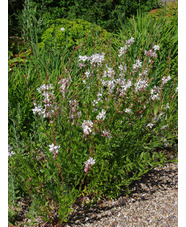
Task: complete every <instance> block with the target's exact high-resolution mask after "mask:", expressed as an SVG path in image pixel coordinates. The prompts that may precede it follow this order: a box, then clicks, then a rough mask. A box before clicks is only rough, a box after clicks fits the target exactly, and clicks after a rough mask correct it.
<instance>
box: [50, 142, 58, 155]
mask: <svg viewBox="0 0 186 227" xmlns="http://www.w3.org/2000/svg"><path fill="white" fill-rule="evenodd" d="M49 147H50V149H49V151H50V152H53V153H54V155H56V154H57V153H58V149H59V148H60V146H57V145H54V144H53V143H52V144H51V145H49Z"/></svg>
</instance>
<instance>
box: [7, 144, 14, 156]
mask: <svg viewBox="0 0 186 227" xmlns="http://www.w3.org/2000/svg"><path fill="white" fill-rule="evenodd" d="M12 149H13V147H11V146H10V145H9V144H8V156H9V157H12V155H13V154H15V153H14V152H13V150H12Z"/></svg>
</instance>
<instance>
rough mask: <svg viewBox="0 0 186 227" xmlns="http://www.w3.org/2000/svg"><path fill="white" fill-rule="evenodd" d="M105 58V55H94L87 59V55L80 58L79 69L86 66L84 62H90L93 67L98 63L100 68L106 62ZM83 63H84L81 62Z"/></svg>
mask: <svg viewBox="0 0 186 227" xmlns="http://www.w3.org/2000/svg"><path fill="white" fill-rule="evenodd" d="M104 56H105V53H102V54H98V53H96V54H94V55H92V56H90V57H87V56H86V55H85V56H81V55H80V56H79V61H80V64H79V67H80V68H82V67H84V66H85V64H84V62H85V61H90V64H91V65H94V64H95V63H97V64H98V65H99V66H100V65H101V63H102V62H103V61H104ZM81 61H82V62H81Z"/></svg>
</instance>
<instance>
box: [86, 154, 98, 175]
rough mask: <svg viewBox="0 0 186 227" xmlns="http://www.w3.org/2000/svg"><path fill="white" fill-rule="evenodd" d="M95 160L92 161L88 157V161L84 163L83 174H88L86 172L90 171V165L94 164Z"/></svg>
mask: <svg viewBox="0 0 186 227" xmlns="http://www.w3.org/2000/svg"><path fill="white" fill-rule="evenodd" d="M95 161H96V160H95V159H93V158H92V157H89V159H88V160H87V161H86V162H85V169H84V171H85V173H88V170H89V169H91V167H90V165H94V164H95Z"/></svg>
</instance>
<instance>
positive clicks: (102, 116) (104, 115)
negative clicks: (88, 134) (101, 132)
mask: <svg viewBox="0 0 186 227" xmlns="http://www.w3.org/2000/svg"><path fill="white" fill-rule="evenodd" d="M105 118H106V111H105V110H102V111H101V112H100V113H99V114H98V115H97V117H96V119H97V120H100V119H103V120H105Z"/></svg>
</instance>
